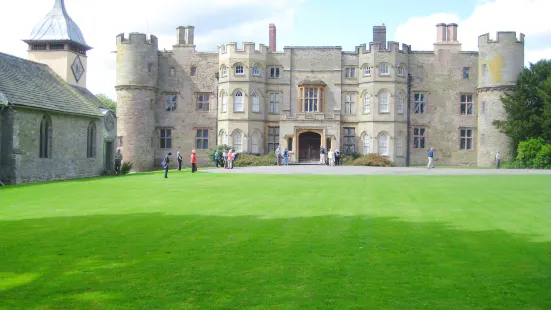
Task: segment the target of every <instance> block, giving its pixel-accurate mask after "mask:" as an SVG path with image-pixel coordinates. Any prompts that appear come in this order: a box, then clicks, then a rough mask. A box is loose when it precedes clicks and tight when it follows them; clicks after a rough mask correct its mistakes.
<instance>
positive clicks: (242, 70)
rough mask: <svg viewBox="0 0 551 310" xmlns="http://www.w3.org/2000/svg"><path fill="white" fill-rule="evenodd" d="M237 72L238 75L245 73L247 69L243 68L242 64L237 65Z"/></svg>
mask: <svg viewBox="0 0 551 310" xmlns="http://www.w3.org/2000/svg"><path fill="white" fill-rule="evenodd" d="M235 74H236V75H243V74H245V70H244V68H243V66H242V65H237V66H236V67H235Z"/></svg>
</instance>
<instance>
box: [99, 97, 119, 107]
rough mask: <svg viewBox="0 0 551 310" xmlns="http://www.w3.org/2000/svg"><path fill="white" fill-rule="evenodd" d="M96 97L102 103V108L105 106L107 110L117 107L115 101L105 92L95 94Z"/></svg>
mask: <svg viewBox="0 0 551 310" xmlns="http://www.w3.org/2000/svg"><path fill="white" fill-rule="evenodd" d="M96 98H98V99H99V100H100V101H101V102H102V103H103V105H104V108H107V109H109V110H116V109H117V102H115V101H114V100H112V99H111V98H109V97H108V96H107V95H106V94H97V95H96Z"/></svg>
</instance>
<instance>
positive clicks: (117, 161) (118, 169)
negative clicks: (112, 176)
mask: <svg viewBox="0 0 551 310" xmlns="http://www.w3.org/2000/svg"><path fill="white" fill-rule="evenodd" d="M121 164H122V153H121V149H118V150H117V152H116V153H115V173H116V174H117V175H119V174H121Z"/></svg>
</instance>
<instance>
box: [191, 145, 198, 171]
mask: <svg viewBox="0 0 551 310" xmlns="http://www.w3.org/2000/svg"><path fill="white" fill-rule="evenodd" d="M190 162H191V172H192V173H195V171H197V155H195V150H193V151H191V159H190Z"/></svg>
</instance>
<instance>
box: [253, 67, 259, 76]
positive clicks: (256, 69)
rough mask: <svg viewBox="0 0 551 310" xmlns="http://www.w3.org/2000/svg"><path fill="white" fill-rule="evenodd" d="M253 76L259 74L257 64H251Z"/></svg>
mask: <svg viewBox="0 0 551 310" xmlns="http://www.w3.org/2000/svg"><path fill="white" fill-rule="evenodd" d="M253 76H260V69H259V68H258V66H253Z"/></svg>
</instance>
